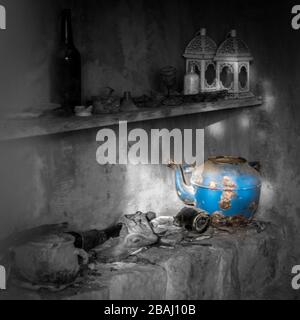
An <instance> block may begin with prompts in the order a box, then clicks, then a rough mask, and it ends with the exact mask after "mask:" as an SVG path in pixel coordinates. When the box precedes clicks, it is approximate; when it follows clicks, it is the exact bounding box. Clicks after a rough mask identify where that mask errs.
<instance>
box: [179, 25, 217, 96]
mask: <svg viewBox="0 0 300 320" xmlns="http://www.w3.org/2000/svg"><path fill="white" fill-rule="evenodd" d="M217 48H218V47H217V45H216V43H215V42H214V41H213V40H212V39H211V38H210V37H208V36H207V35H206V29H201V30H200V31H199V32H198V33H197V34H196V37H195V38H194V39H193V40H192V41H191V42H190V43H189V45H188V46H187V48H186V50H185V53H184V55H183V56H184V58H185V59H186V72H189V70H191V66H195V70H196V72H197V73H198V74H199V76H200V88H199V89H200V92H211V91H216V90H218V81H217V72H216V63H215V61H214V58H215V55H216V52H217Z"/></svg>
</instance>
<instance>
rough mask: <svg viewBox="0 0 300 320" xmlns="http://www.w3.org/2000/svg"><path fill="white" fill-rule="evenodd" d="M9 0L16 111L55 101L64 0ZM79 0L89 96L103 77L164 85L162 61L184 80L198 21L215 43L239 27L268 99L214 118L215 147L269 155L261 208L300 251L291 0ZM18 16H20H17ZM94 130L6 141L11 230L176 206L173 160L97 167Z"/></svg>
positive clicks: (173, 122)
mask: <svg viewBox="0 0 300 320" xmlns="http://www.w3.org/2000/svg"><path fill="white" fill-rule="evenodd" d="M3 2H5V1H3ZM6 3H7V8H8V10H9V15H10V16H11V17H13V18H11V19H10V20H9V25H8V26H9V29H10V30H11V31H7V33H0V38H1V41H2V42H3V41H4V44H5V45H4V47H5V49H4V51H2V49H1V53H0V54H1V60H0V64H1V69H5V68H4V67H5V66H6V67H7V65H9V68H8V69H7V72H8V74H7V75H5V73H1V76H0V77H1V83H2V84H1V109H3V110H4V109H5V108H8V107H9V108H12V109H16V110H17V109H22V108H24V107H25V106H28V105H31V104H33V103H40V102H44V101H48V100H49V99H51V95H50V89H49V88H50V78H49V54H50V53H51V52H52V50H53V48H54V43H55V35H54V34H53V32H55V30H57V25H56V16H57V14H58V12H59V10H60V8H61V7H62V6H63V5H62V3H61V2H60V1H43V2H41V1H37V0H26V1H25V0H24V1H23V2H22V3H21V9H20V4H19V1H12V0H10V1H6ZM70 4H71V6H72V7H73V9H74V29H75V38H76V43H77V46H78V48H79V49H80V51H81V52H82V56H83V61H84V66H83V80H84V81H83V83H84V89H83V90H84V96H85V97H86V98H89V97H90V96H91V95H93V94H95V93H97V92H98V90H99V88H101V87H105V86H111V87H113V88H115V89H116V91H117V92H118V93H119V94H121V93H122V92H123V91H125V90H131V91H132V92H133V93H134V94H140V93H144V92H148V91H149V90H150V89H152V88H154V89H155V88H157V87H158V82H157V70H158V69H159V68H160V67H162V66H165V65H169V64H170V65H174V66H176V67H177V68H178V70H179V79H180V78H181V75H182V74H183V70H184V61H183V59H182V57H181V56H182V53H183V51H184V48H185V46H186V45H187V43H188V42H189V40H190V39H191V38H192V37H193V36H194V34H195V33H196V32H197V31H198V29H199V28H200V27H202V26H206V27H207V29H208V32H209V34H210V35H211V36H212V37H213V38H214V39H215V40H216V41H217V42H218V43H220V42H221V41H222V40H223V39H224V38H225V36H226V33H227V32H228V31H229V30H230V29H231V28H232V27H235V28H236V29H238V32H239V34H240V36H241V37H242V38H243V39H244V40H245V41H246V42H247V43H248V45H249V47H250V48H251V50H252V52H253V55H254V57H255V62H254V65H253V66H252V76H251V77H252V88H253V90H254V91H255V92H256V93H257V94H259V95H262V96H263V97H264V98H265V103H264V105H263V106H262V107H261V108H258V109H256V110H253V109H251V110H245V111H224V112H218V113H216V114H211V115H209V116H207V118H206V120H205V121H206V124H207V130H206V153H207V155H212V154H235V155H239V156H244V157H246V158H248V159H249V160H260V161H261V162H262V165H263V179H264V188H263V197H262V203H261V209H260V212H259V217H260V218H264V219H268V220H271V221H273V222H275V223H276V224H278V225H280V226H281V230H282V232H283V234H284V235H285V237H286V238H287V239H290V248H289V249H291V250H293V249H294V250H295V252H296V251H297V245H296V239H297V236H298V235H297V234H298V232H297V230H298V228H299V226H300V222H299V217H300V216H299V213H300V205H299V204H298V194H299V185H300V178H299V165H298V159H299V153H300V148H299V146H298V144H299V116H300V111H299V110H300V108H299V101H300V91H299V90H298V83H300V76H299V72H297V70H298V69H299V64H300V60H299V56H300V45H299V40H300V32H296V31H293V30H292V29H291V27H290V20H291V15H290V11H291V7H292V3H291V2H290V3H288V2H286V1H280V2H279V3H272V5H269V4H268V3H262V2H256V1H243V2H241V1H226V2H223V1H215V0H212V1H209V2H208V1H192V0H185V1H183V0H172V1H170V0H163V1H157V0H152V1H146V0H141V1H133V0H113V1H99V0H98V1H96V0H88V1H79V0H78V1H72V2H71V3H70ZM15 16H17V17H19V18H18V23H17V22H16V21H15V22H13V21H14V20H13V19H15ZM28 21H30V23H27V22H28ZM25 22H26V23H25ZM10 23H11V25H10ZM14 24H15V25H14ZM49 39H50V40H49ZM51 39H52V40H51ZM1 47H2V46H1ZM5 55H9V56H10V59H8V58H7V57H6V56H5ZM7 59H8V60H7ZM7 61H9V64H7ZM7 79H9V81H7ZM179 87H180V82H179ZM12 91H13V92H12ZM201 117H202V116H200V115H199V116H197V117H182V118H177V119H170V120H161V121H152V122H148V123H145V124H136V125H135V126H138V127H144V128H146V129H147V130H149V129H150V128H151V127H152V128H163V127H170V128H172V127H179V128H189V127H193V128H197V127H199V123H202V121H200V118H201ZM135 126H132V127H135ZM95 137H96V130H90V131H85V132H78V133H74V134H65V135H57V136H52V137H49V138H46V139H44V138H43V139H33V140H24V141H19V142H16V143H15V144H9V145H7V146H2V152H1V154H2V155H3V156H2V161H3V162H5V158H7V159H6V160H7V162H8V164H6V165H5V164H2V165H1V171H2V177H3V178H1V179H2V183H1V185H2V187H1V195H2V199H3V200H2V203H1V207H2V209H1V216H2V221H3V223H1V226H0V228H1V234H2V235H5V234H8V233H10V232H11V231H12V230H14V229H22V228H25V227H30V226H33V225H38V224H41V223H48V222H58V221H64V220H68V221H70V222H71V223H73V224H74V225H75V226H77V227H79V228H91V227H99V228H102V227H106V226H108V225H109V224H111V223H112V222H114V221H115V220H116V219H118V217H119V216H120V215H121V214H122V213H124V212H131V211H135V210H154V211H158V212H159V213H160V214H166V213H171V214H172V213H175V212H176V210H177V209H178V208H179V207H180V206H181V204H180V203H179V202H178V201H177V200H176V194H175V192H174V189H173V175H172V173H171V172H170V171H169V170H168V169H166V168H164V167H159V166H140V167H138V168H132V167H121V166H116V167H100V166H99V165H97V163H96V161H95V153H96V148H97V144H96V142H95ZM4 155H5V156H4ZM12 155H13V156H12ZM4 200H5V201H4ZM296 253H297V252H296ZM296 257H297V255H296ZM296 260H297V259H296V258H295V262H297V261H296ZM298 263H299V262H298ZM287 272H288V271H287Z"/></svg>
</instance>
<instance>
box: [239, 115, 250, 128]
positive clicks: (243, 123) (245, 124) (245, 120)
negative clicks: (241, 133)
mask: <svg viewBox="0 0 300 320" xmlns="http://www.w3.org/2000/svg"><path fill="white" fill-rule="evenodd" d="M239 124H240V127H241V128H242V129H244V130H247V129H249V128H250V117H249V115H248V114H243V115H242V116H241V117H240V119H239Z"/></svg>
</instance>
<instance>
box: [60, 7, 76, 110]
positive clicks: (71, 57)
mask: <svg viewBox="0 0 300 320" xmlns="http://www.w3.org/2000/svg"><path fill="white" fill-rule="evenodd" d="M61 23H62V25H61V44H60V49H59V51H58V55H57V74H56V77H57V83H56V85H57V90H58V94H59V100H60V103H61V105H62V107H63V108H64V109H65V111H66V112H67V113H73V112H74V107H75V106H79V105H81V56H80V53H79V51H78V50H77V49H76V47H75V45H74V41H73V30H72V18H71V10H69V9H65V10H63V12H62V21H61Z"/></svg>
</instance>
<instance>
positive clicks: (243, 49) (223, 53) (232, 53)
mask: <svg viewBox="0 0 300 320" xmlns="http://www.w3.org/2000/svg"><path fill="white" fill-rule="evenodd" d="M219 60H227V61H252V60H253V57H252V55H251V52H250V50H249V48H248V46H247V45H246V44H245V42H244V41H243V40H241V39H240V38H238V37H237V33H236V30H232V31H231V32H230V37H228V38H227V39H226V40H225V41H224V42H223V43H222V44H221V45H220V47H219V49H218V50H217V53H216V56H215V61H219Z"/></svg>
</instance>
